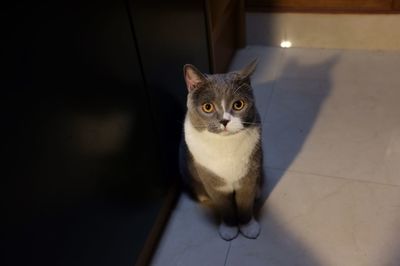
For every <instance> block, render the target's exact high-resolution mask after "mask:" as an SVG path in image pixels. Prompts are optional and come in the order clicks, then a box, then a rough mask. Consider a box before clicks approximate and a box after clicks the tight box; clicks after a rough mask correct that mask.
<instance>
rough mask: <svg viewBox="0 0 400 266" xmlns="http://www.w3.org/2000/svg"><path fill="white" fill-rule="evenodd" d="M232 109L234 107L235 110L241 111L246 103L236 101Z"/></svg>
mask: <svg viewBox="0 0 400 266" xmlns="http://www.w3.org/2000/svg"><path fill="white" fill-rule="evenodd" d="M232 107H233V110H235V111H240V110H242V109H243V107H244V101H242V100H239V101H236V102H234V103H233V105H232Z"/></svg>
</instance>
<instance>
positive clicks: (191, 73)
mask: <svg viewBox="0 0 400 266" xmlns="http://www.w3.org/2000/svg"><path fill="white" fill-rule="evenodd" d="M183 75H184V76H185V82H186V86H187V89H188V91H192V90H194V89H196V88H198V85H199V84H200V83H202V82H205V81H206V77H205V76H204V74H203V73H201V72H200V71H199V70H198V69H197V68H195V67H194V66H193V65H190V64H187V65H184V66H183Z"/></svg>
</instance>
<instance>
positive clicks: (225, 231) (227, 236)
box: [218, 223, 239, 241]
mask: <svg viewBox="0 0 400 266" xmlns="http://www.w3.org/2000/svg"><path fill="white" fill-rule="evenodd" d="M218 231H219V235H220V236H221V237H222V238H223V239H224V240H226V241H230V240H232V239H234V238H236V237H237V236H238V234H239V228H237V226H229V225H227V224H225V223H221V224H220V225H219V230H218Z"/></svg>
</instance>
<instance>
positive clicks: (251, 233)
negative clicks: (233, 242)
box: [235, 180, 260, 238]
mask: <svg viewBox="0 0 400 266" xmlns="http://www.w3.org/2000/svg"><path fill="white" fill-rule="evenodd" d="M256 193H257V183H256V182H253V180H247V182H243V184H242V185H241V186H240V187H239V188H238V189H237V190H236V193H235V201H236V206H237V215H238V219H239V228H240V232H241V233H242V234H243V235H244V236H245V237H247V238H257V237H258V235H259V234H260V225H259V224H258V222H257V221H256V220H255V219H254V215H253V213H254V201H255V198H256Z"/></svg>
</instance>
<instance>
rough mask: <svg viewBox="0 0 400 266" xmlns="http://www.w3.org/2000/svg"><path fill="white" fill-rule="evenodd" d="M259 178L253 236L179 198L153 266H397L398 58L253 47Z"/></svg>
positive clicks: (249, 53)
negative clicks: (262, 174) (220, 227)
mask: <svg viewBox="0 0 400 266" xmlns="http://www.w3.org/2000/svg"><path fill="white" fill-rule="evenodd" d="M255 57H257V58H259V66H258V69H257V71H256V72H255V74H254V76H253V79H252V80H253V87H254V91H255V95H256V100H257V105H258V108H259V111H260V113H261V115H262V118H263V145H264V156H265V166H264V167H265V169H266V173H267V185H266V187H265V188H264V191H263V199H264V204H263V207H262V212H261V217H260V224H261V228H262V231H261V234H260V236H259V237H258V239H256V240H249V239H246V238H244V237H242V236H239V237H238V238H236V239H234V240H233V241H231V242H226V241H224V240H222V239H221V238H220V237H219V235H218V232H217V226H216V224H215V221H214V220H213V219H212V218H211V216H210V214H209V212H208V210H206V209H204V208H202V207H201V206H199V205H197V204H196V203H194V202H192V201H191V200H190V199H188V198H187V197H186V196H185V195H182V196H181V198H180V201H179V203H178V205H177V208H176V210H175V211H174V213H173V215H172V217H171V219H170V222H169V224H168V226H167V228H166V231H165V233H164V236H163V238H162V240H161V242H160V245H159V248H158V250H157V252H156V254H155V257H154V259H153V261H152V265H160V266H169V265H173V266H177V265H182V266H197V265H207V266H210V265H212V266H213V265H221V266H223V265H230V266H233V265H238V266H239V265H249V266H253V265H254V266H258V265H277V266H285V265H290V266H292V265H307V266H308V265H322V266H331V265H332V266H333V265H335V266H347V265H349V266H359V265H360V266H361V265H363V266H376V265H382V266H389V265H393V266H395V265H397V266H398V265H400V53H387V52H386V53H385V52H367V51H349V50H347V51H344V50H324V49H296V48H291V49H280V48H268V47H262V46H249V47H247V48H245V49H243V50H241V51H239V52H238V53H237V54H236V56H235V58H234V60H233V62H232V66H231V68H232V69H239V68H241V67H242V66H243V65H245V64H246V63H247V62H249V61H250V60H251V59H252V58H255Z"/></svg>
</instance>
